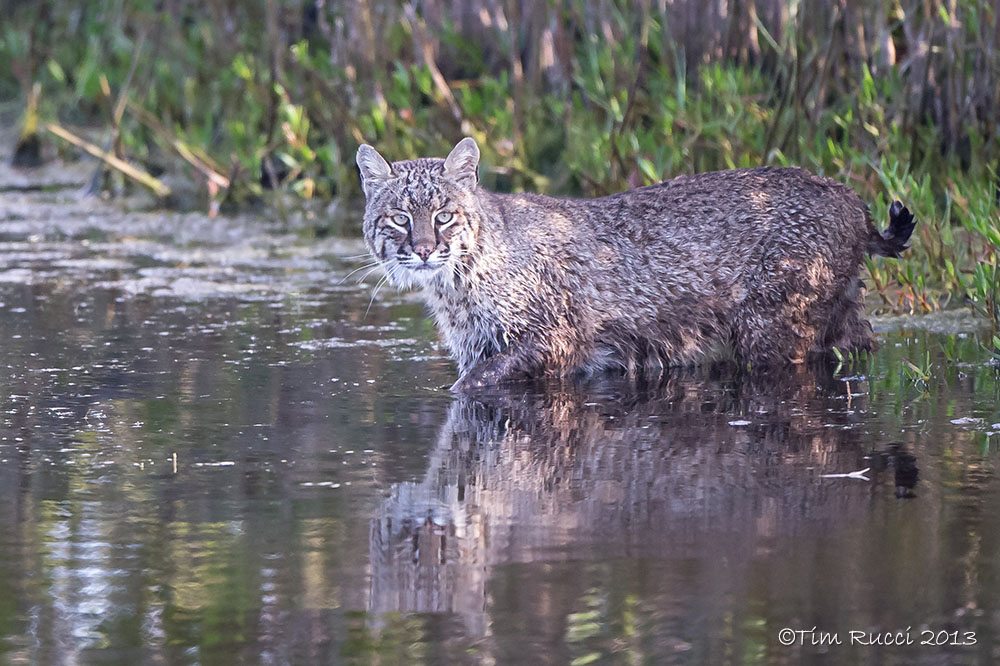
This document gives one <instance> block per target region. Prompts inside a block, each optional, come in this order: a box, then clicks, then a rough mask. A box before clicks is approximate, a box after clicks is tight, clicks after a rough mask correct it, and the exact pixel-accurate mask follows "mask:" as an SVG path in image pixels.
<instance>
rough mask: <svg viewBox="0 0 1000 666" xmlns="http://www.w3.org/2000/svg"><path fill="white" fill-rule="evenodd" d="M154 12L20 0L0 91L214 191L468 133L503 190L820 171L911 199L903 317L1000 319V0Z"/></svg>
mask: <svg viewBox="0 0 1000 666" xmlns="http://www.w3.org/2000/svg"><path fill="white" fill-rule="evenodd" d="M654 4H655V3H654ZM157 6H158V4H157V3H154V2H152V0H108V1H105V2H98V3H84V4H82V5H81V4H80V3H71V2H66V1H65V0H53V1H51V2H45V3H23V2H14V1H13V0H0V9H2V10H3V13H4V14H5V15H7V16H8V17H9V20H6V21H4V23H3V27H2V28H0V99H4V98H6V99H8V100H16V102H12V103H9V104H8V105H7V106H8V107H10V108H17V109H20V110H22V111H23V109H24V108H25V106H26V103H27V100H28V99H29V98H30V97H31V95H30V92H31V90H32V87H33V86H34V85H35V84H39V85H40V90H41V94H40V96H39V98H38V100H37V115H38V117H39V118H40V119H41V121H42V122H43V123H58V124H59V126H60V127H71V128H74V127H75V128H77V129H75V130H74V132H75V133H76V134H78V135H81V136H83V135H86V136H88V137H90V139H89V142H90V143H91V144H92V145H93V146H95V147H96V146H107V147H108V148H107V150H108V152H109V153H110V154H112V155H113V156H118V157H121V158H124V159H125V160H127V161H128V162H130V163H131V164H134V165H138V166H140V167H141V168H142V169H143V170H144V171H146V172H148V173H149V174H152V175H153V176H157V175H159V174H161V173H162V172H164V171H170V172H176V173H181V174H183V176H184V177H185V178H186V179H187V180H188V181H190V182H194V183H198V184H200V185H201V188H202V193H203V194H202V202H203V205H206V206H207V205H209V204H212V205H239V204H241V203H245V202H247V201H251V200H255V199H259V198H261V197H265V198H267V197H270V196H272V195H271V194H270V193H269V192H267V191H266V187H274V188H276V189H278V190H282V191H288V192H294V193H295V194H297V195H298V196H301V197H303V198H322V199H328V198H334V197H347V196H355V195H357V194H358V185H357V177H356V173H355V168H354V163H353V154H354V150H355V149H356V147H357V145H358V144H359V143H360V142H362V141H367V142H371V143H375V144H377V145H378V147H379V148H380V150H382V151H383V152H384V153H385V154H387V155H390V156H393V157H397V158H404V157H408V156H415V155H434V154H443V153H444V152H445V151H446V150H447V149H448V148H449V147H450V146H451V145H452V144H453V143H454V141H455V140H456V139H457V138H458V137H460V136H462V135H472V136H474V137H475V138H476V139H477V140H478V141H479V143H480V145H481V146H482V147H483V149H484V160H485V163H486V164H488V165H489V169H488V170H487V171H486V172H485V173H484V181H485V182H486V184H487V185H489V186H491V187H494V188H498V189H513V190H518V189H533V190H539V191H545V192H552V193H566V194H586V195H598V194H604V193H608V192H613V191H617V190H621V189H623V188H626V187H629V186H636V185H641V184H646V183H651V182H655V181H658V180H661V179H664V178H668V177H671V176H673V175H676V174H680V173H690V172H696V171H704V170H711V169H720V168H731V167H742V166H757V165H762V164H779V165H784V164H799V165H802V166H805V167H807V168H809V169H811V170H813V171H815V172H818V173H821V174H824V175H827V176H830V177H832V178H835V179H837V180H841V181H844V182H848V183H850V184H851V185H852V186H853V187H855V188H856V189H857V190H858V191H859V192H860V193H861V194H862V196H864V197H865V198H866V199H867V200H868V201H870V202H871V203H872V211H873V215H874V216H875V218H876V219H877V220H879V221H883V220H886V219H887V215H886V210H887V206H888V203H889V202H890V201H891V200H892V198H899V199H902V200H904V201H905V202H906V204H907V205H908V206H909V207H910V209H911V210H912V211H913V212H914V213H915V214H916V216H917V218H918V220H919V226H918V227H917V229H918V231H917V236H916V239H915V242H914V247H913V249H912V250H911V251H910V252H909V253H908V255H907V258H906V260H905V261H898V262H897V261H888V262H884V263H883V262H881V261H874V262H872V263H870V264H869V270H870V273H871V281H870V282H871V285H872V287H873V291H874V293H875V294H876V296H877V298H878V299H879V301H880V302H881V303H882V304H883V305H884V306H885V307H886V308H887V309H892V310H909V311H914V312H922V311H931V310H934V309H938V308H941V307H944V306H946V305H948V304H955V303H965V302H967V303H969V304H970V305H971V307H972V308H973V309H974V310H975V311H976V312H977V313H979V314H980V315H981V316H982V317H983V319H984V321H987V322H988V323H989V325H990V326H991V329H992V335H991V336H990V337H993V336H996V335H997V334H998V333H1000V293H998V292H1000V287H998V281H1000V280H998V279H1000V212H998V209H1000V207H998V198H1000V190H998V184H997V173H996V172H997V167H998V165H1000V145H998V141H997V136H998V132H997V122H998V116H997V114H996V112H995V105H996V100H998V99H1000V77H998V75H997V73H998V72H1000V13H998V11H997V9H996V7H995V5H994V4H993V3H991V2H989V1H988V0H954V1H953V2H950V3H945V4H936V3H916V2H903V1H901V0H890V1H889V2H871V3H848V4H847V5H843V4H840V3H829V2H826V1H825V0H799V1H795V0H757V2H750V3H745V2H742V1H741V0H730V1H729V2H728V3H726V8H725V11H724V12H721V13H719V14H710V13H707V12H706V10H705V9H704V7H703V5H702V3H699V2H696V1H695V0H684V1H681V2H674V3H670V4H665V5H663V9H662V10H661V9H655V8H651V7H650V4H649V3H638V2H636V3H628V2H624V1H621V0H618V1H614V0H598V1H596V2H583V1H582V0H557V1H556V2H548V3H530V6H525V7H523V8H522V10H523V11H520V10H518V7H519V5H518V3H485V2H480V1H478V0H473V1H471V2H467V3H461V9H456V7H458V5H455V4H454V3H445V2H442V1H440V0H428V1H426V2H422V3H419V8H417V7H416V5H415V4H411V3H402V4H395V3H373V2H371V1H370V0H366V1H361V2H356V3H327V2H302V3H294V2H291V3H278V2H277V1H276V0H257V1H255V2H246V3H230V2H224V1H223V0H209V1H207V2H200V3H195V2H184V1H182V2H178V3H171V4H170V7H171V10H170V11H169V12H163V11H157V10H156V9H155V7H157ZM455 12H459V13H457V14H456V13H455ZM3 108H4V107H2V106H0V111H2V110H3ZM32 117H34V114H32ZM43 138H44V140H45V141H47V142H50V144H58V145H60V146H61V147H63V148H64V149H66V150H71V148H70V147H69V146H68V144H66V143H63V142H62V141H59V140H57V139H56V138H55V137H54V136H52V135H47V136H45V137H43ZM91 152H93V151H91ZM147 185H149V183H147ZM150 186H151V185H150ZM987 339H989V338H987Z"/></svg>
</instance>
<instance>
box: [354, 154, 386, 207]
mask: <svg viewBox="0 0 1000 666" xmlns="http://www.w3.org/2000/svg"><path fill="white" fill-rule="evenodd" d="M357 160H358V170H360V171H361V188H362V189H363V190H364V191H365V194H366V195H367V194H368V191H369V189H370V188H371V186H372V185H374V184H375V183H376V182H378V181H380V180H385V179H387V178H390V177H392V167H390V166H389V163H388V162H386V161H385V158H384V157H382V156H381V155H379V154H378V151H377V150H375V149H374V148H372V147H371V146H369V145H368V144H367V143H363V144H361V146H360V147H359V148H358V158H357Z"/></svg>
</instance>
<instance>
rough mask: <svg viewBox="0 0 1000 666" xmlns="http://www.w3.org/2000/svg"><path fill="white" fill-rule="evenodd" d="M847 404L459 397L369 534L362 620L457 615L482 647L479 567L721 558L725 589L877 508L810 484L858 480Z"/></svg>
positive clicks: (711, 394)
mask: <svg viewBox="0 0 1000 666" xmlns="http://www.w3.org/2000/svg"><path fill="white" fill-rule="evenodd" d="M858 388H859V387H858V384H857V382H854V386H853V393H852V388H851V387H850V386H849V383H848V382H844V381H841V380H838V379H836V378H834V377H833V376H832V375H831V373H830V371H829V369H826V368H815V367H814V368H808V369H807V368H803V369H802V370H801V371H800V372H799V373H798V374H796V375H795V376H789V374H787V373H786V374H785V376H784V378H783V379H782V380H777V381H775V380H772V379H769V378H767V377H763V378H754V379H747V380H744V381H735V382H734V381H733V380H731V379H729V380H726V379H720V378H713V377H712V376H710V375H708V374H707V373H706V372H702V373H701V375H700V376H698V375H686V376H675V377H674V378H672V379H671V380H669V381H668V382H666V383H665V384H663V385H660V386H658V387H655V388H648V387H645V388H643V387H638V388H637V387H636V386H634V385H632V386H629V387H627V388H626V387H625V385H623V384H618V385H615V384H608V383H605V384H601V385H597V386H594V385H590V386H589V387H587V389H585V390H581V391H575V392H566V391H554V392H553V391H550V392H546V393H540V394H522V393H513V392H506V393H493V394H490V395H489V396H486V397H484V396H479V399H477V400H473V399H469V398H458V399H456V400H455V402H454V403H452V405H451V407H450V411H449V413H448V417H447V420H446V422H445V424H444V425H443V427H442V428H441V431H440V434H439V435H438V438H437V442H436V445H435V446H434V448H433V450H432V453H431V455H430V460H429V463H428V467H427V471H426V474H425V475H424V478H423V480H422V481H420V482H406V483H398V484H395V485H394V486H393V487H392V488H391V491H390V494H389V496H388V498H387V499H386V500H385V502H384V503H383V505H382V506H381V508H380V510H379V511H378V513H377V515H376V517H375V518H374V519H373V521H372V523H371V532H370V545H371V563H372V580H371V597H370V610H371V611H372V612H373V613H376V614H378V613H383V612H387V611H426V612H453V613H457V614H459V615H460V616H461V617H462V618H463V622H464V624H465V625H466V631H467V632H469V633H470V634H473V635H483V633H484V632H486V630H487V627H488V620H489V618H488V608H489V605H490V603H489V598H488V595H489V579H490V577H491V571H492V569H493V567H496V566H498V565H505V564H512V563H522V562H539V561H550V562H556V561H567V560H591V559H609V558H658V559H664V558H665V559H675V558H676V559H678V560H681V559H684V558H693V557H698V558H713V557H718V558H720V559H726V558H731V559H729V560H728V562H729V565H728V567H726V568H724V569H723V570H720V572H719V574H718V575H719V576H723V577H724V576H732V577H734V578H733V581H736V580H737V578H738V577H739V576H740V575H741V574H740V571H745V569H746V567H748V566H749V562H750V560H751V559H752V558H753V557H754V556H755V555H760V554H762V553H763V552H766V551H767V550H768V549H772V548H776V547H778V544H779V543H780V542H781V541H782V540H783V539H784V538H785V537H788V536H790V535H794V534H796V533H798V532H801V531H802V530H803V529H805V528H807V527H808V528H809V529H815V528H819V529H822V526H823V525H830V524H836V523H838V522H839V521H846V520H850V517H851V515H852V514H855V515H856V514H858V513H861V512H863V511H865V510H866V509H865V507H866V506H867V505H868V503H870V501H871V498H872V496H873V494H877V493H880V492H882V489H881V488H880V486H879V484H877V483H865V482H863V481H858V480H853V479H838V480H832V479H824V478H822V477H821V474H823V473H827V472H850V471H853V470H859V469H862V468H864V467H871V466H872V465H871V464H870V462H869V459H868V456H867V455H866V454H868V453H871V451H870V450H866V447H865V445H864V444H862V440H863V439H864V435H863V433H864V432H865V428H866V425H865V424H866V418H867V417H866V414H865V411H866V408H867V404H866V403H867V395H857V393H856V392H857V391H858ZM623 395H625V396H626V397H622V396H623ZM911 458H912V457H911ZM884 467H885V466H884V465H882V466H879V469H876V470H875V471H874V472H869V474H870V475H874V476H872V480H873V481H877V480H878V476H879V474H881V473H882V472H881V471H880V470H881V469H884ZM890 492H891V491H890ZM705 592H706V594H710V591H709V590H706V591H705ZM535 593H536V592H535V591H533V590H530V589H526V590H523V591H520V592H518V594H523V595H525V597H526V598H527V597H530V596H532V595H534V594H535Z"/></svg>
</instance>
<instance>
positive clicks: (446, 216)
mask: <svg viewBox="0 0 1000 666" xmlns="http://www.w3.org/2000/svg"><path fill="white" fill-rule="evenodd" d="M434 221H435V222H437V223H438V224H440V225H441V226H442V227H446V226H448V225H450V224H451V223H452V222H454V221H455V214H454V213H449V212H447V211H441V212H440V213H438V214H437V215H435V216H434Z"/></svg>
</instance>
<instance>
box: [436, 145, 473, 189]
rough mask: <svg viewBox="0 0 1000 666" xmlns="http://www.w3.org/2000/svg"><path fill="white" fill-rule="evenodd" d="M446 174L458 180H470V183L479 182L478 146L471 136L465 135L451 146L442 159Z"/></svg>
mask: <svg viewBox="0 0 1000 666" xmlns="http://www.w3.org/2000/svg"><path fill="white" fill-rule="evenodd" d="M444 171H445V173H446V174H448V175H449V176H451V177H452V178H455V179H456V180H458V181H471V185H472V186H473V187H475V185H476V184H477V183H478V182H479V146H477V145H476V140H475V139H473V138H472V137H468V136H467V137H465V138H464V139H462V140H461V141H459V142H458V144H457V145H456V146H455V147H454V148H452V150H451V152H450V153H449V154H448V157H447V158H446V159H445V161H444Z"/></svg>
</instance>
